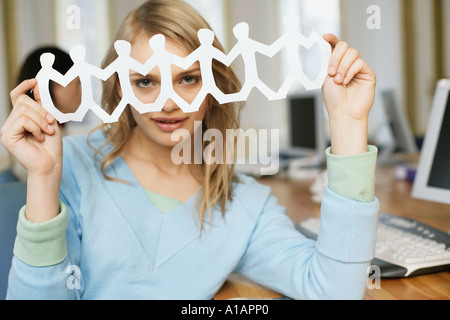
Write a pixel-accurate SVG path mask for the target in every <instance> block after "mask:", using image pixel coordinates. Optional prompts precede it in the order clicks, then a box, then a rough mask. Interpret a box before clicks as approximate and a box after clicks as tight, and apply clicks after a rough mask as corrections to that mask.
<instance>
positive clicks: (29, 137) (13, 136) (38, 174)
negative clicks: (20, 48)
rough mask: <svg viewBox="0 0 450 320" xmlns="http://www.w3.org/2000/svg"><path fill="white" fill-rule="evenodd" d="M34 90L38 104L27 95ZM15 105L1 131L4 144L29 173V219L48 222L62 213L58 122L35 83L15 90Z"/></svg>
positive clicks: (13, 94)
mask: <svg viewBox="0 0 450 320" xmlns="http://www.w3.org/2000/svg"><path fill="white" fill-rule="evenodd" d="M31 89H33V90H34V97H35V100H36V101H34V100H33V99H31V98H30V97H28V96H27V95H26V92H28V91H29V90H31ZM11 102H12V104H13V110H12V112H11V114H10V116H9V117H8V119H7V120H6V122H5V124H4V126H3V127H2V128H1V130H0V135H1V141H2V143H3V145H4V146H5V148H6V149H7V150H8V151H9V152H10V154H11V155H12V156H13V157H14V158H16V159H17V161H18V162H19V163H20V164H21V165H22V166H23V167H24V168H25V170H26V171H27V173H28V181H27V211H26V217H27V219H28V220H29V221H31V222H34V223H38V222H45V221H48V220H51V219H53V218H54V217H56V216H57V215H58V213H59V188H60V184H61V176H62V138H61V133H60V130H59V127H58V124H57V122H56V121H55V119H54V118H53V117H52V116H51V115H50V114H49V113H48V112H47V111H46V110H45V109H44V108H43V107H42V106H41V104H40V103H41V101H40V96H39V91H38V86H37V81H36V80H35V79H32V80H27V81H24V82H23V83H21V84H20V85H19V86H18V87H17V88H15V89H14V90H13V91H12V92H11Z"/></svg>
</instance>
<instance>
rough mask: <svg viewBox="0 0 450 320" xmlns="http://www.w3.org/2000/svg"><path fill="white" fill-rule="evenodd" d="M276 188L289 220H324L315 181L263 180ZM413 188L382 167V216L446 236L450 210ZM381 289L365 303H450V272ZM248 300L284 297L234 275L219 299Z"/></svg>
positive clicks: (369, 293) (378, 187)
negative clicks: (415, 223) (389, 215)
mask: <svg viewBox="0 0 450 320" xmlns="http://www.w3.org/2000/svg"><path fill="white" fill-rule="evenodd" d="M260 182H261V183H262V184H265V185H268V186H270V187H271V188H272V193H273V195H274V196H276V197H277V198H278V200H279V202H280V204H282V205H284V206H285V207H286V208H287V212H288V216H289V217H290V218H291V219H292V221H293V222H294V223H295V224H297V223H300V222H301V221H303V220H306V219H308V218H310V217H319V216H320V204H318V203H315V202H313V201H312V200H311V194H310V192H309V188H310V186H311V183H312V181H292V180H289V179H287V178H282V177H272V178H264V179H261V180H260ZM411 191H412V184H411V183H410V182H406V181H399V180H397V179H396V178H395V168H393V167H378V169H377V179H376V196H377V198H378V199H379V200H380V204H381V212H384V213H392V214H396V215H399V216H405V217H408V218H412V219H416V220H419V221H421V222H423V223H426V224H429V225H431V226H433V227H435V228H437V229H440V230H443V231H445V232H447V231H449V230H450V206H449V205H444V204H439V203H433V202H428V201H423V200H417V199H413V198H411ZM380 285H381V288H380V289H367V291H366V294H365V297H364V299H366V300H373V299H381V300H425V299H445V300H448V299H450V272H440V273H435V274H430V275H422V276H417V277H412V278H402V279H382V280H381V282H380ZM236 297H247V298H253V299H262V298H278V297H280V295H279V294H278V293H276V292H274V291H271V290H269V289H267V288H264V287H261V286H259V285H257V284H254V283H252V282H251V281H249V280H247V279H244V278H242V277H240V276H238V275H232V276H231V277H230V278H229V280H228V281H227V283H225V285H224V287H223V288H222V290H221V291H220V292H219V293H218V294H217V296H216V299H219V300H221V299H229V298H236Z"/></svg>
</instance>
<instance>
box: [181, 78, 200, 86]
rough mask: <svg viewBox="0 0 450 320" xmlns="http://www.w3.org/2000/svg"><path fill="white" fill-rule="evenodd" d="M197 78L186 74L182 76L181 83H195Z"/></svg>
mask: <svg viewBox="0 0 450 320" xmlns="http://www.w3.org/2000/svg"><path fill="white" fill-rule="evenodd" d="M197 81H198V79H197V78H196V77H191V76H187V77H184V78H183V81H182V83H183V84H195V83H197Z"/></svg>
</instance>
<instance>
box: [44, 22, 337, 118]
mask: <svg viewBox="0 0 450 320" xmlns="http://www.w3.org/2000/svg"><path fill="white" fill-rule="evenodd" d="M284 24H285V27H286V32H285V34H284V35H282V36H281V37H280V38H279V39H278V40H276V41H275V42H274V43H273V44H271V45H265V44H262V43H260V42H258V41H255V40H253V39H251V38H250V37H249V26H248V24H247V23H245V22H243V23H239V24H237V25H236V26H235V28H234V29H233V32H234V35H235V37H236V39H237V43H236V45H235V46H234V47H233V49H232V50H231V51H230V52H229V54H228V55H226V54H224V53H223V52H221V51H220V50H218V49H217V48H215V47H214V46H213V41H214V38H215V35H214V33H213V31H211V30H209V29H201V30H199V31H198V38H199V41H200V44H201V45H200V46H199V48H198V49H197V50H195V51H194V52H192V53H191V54H190V55H189V56H187V57H186V58H181V57H179V56H176V55H174V54H172V53H170V52H168V51H166V50H165V44H166V39H165V37H164V36H163V35H161V34H158V35H155V36H153V37H152V38H151V39H150V40H149V46H150V47H151V49H152V51H153V55H152V56H151V57H150V58H149V59H148V61H147V62H146V63H145V64H141V63H139V62H138V61H136V60H134V59H133V58H131V56H130V54H131V44H130V43H129V42H127V41H124V40H119V41H116V42H115V44H114V47H115V50H116V51H117V54H118V57H117V59H116V60H114V61H113V62H112V63H111V64H110V65H109V66H108V67H106V68H105V69H100V68H97V67H95V66H93V65H91V64H89V63H87V62H86V61H85V57H86V49H85V47H83V46H77V47H75V48H73V49H72V50H71V51H70V56H71V58H72V60H73V62H74V65H73V67H72V68H71V69H70V70H69V71H68V72H67V73H66V74H65V75H62V74H60V73H59V72H57V71H56V70H54V69H53V63H54V61H55V56H54V55H53V54H50V53H45V54H43V55H42V56H41V66H42V69H41V70H40V71H39V73H38V74H37V76H36V79H37V80H38V85H39V92H40V93H41V100H42V104H43V107H44V108H45V109H46V110H47V111H48V112H50V113H51V114H52V115H53V116H54V117H55V118H56V119H57V120H58V121H59V122H60V123H65V122H69V121H83V119H84V117H85V115H86V113H87V112H88V111H89V110H92V111H93V112H94V113H95V114H96V115H97V116H98V117H99V118H100V119H101V120H102V121H103V122H104V123H113V122H117V121H118V120H119V118H120V116H121V114H122V113H123V111H124V110H125V108H126V107H127V106H128V105H132V106H133V107H134V108H135V109H136V110H137V111H138V112H140V113H141V114H144V113H149V112H159V111H161V110H162V109H163V107H164V105H165V103H166V101H167V100H168V99H172V100H173V101H174V102H175V103H176V104H177V105H178V106H179V107H180V108H181V109H182V110H183V112H185V113H191V112H196V111H198V110H199V108H200V106H201V104H202V103H203V101H204V99H205V98H206V96H207V95H208V94H211V95H212V96H213V97H214V98H215V99H216V100H217V101H218V102H219V103H220V104H226V103H231V102H238V101H246V100H247V98H248V96H249V94H250V92H251V90H252V89H253V88H256V89H258V90H259V91H260V92H261V93H262V94H264V95H265V96H266V97H267V99H268V100H271V101H272V100H280V99H284V98H286V96H287V94H288V92H289V90H290V88H291V86H292V85H293V83H294V82H295V81H299V82H300V83H301V84H302V85H303V86H304V88H305V89H306V90H308V91H309V90H315V89H319V88H321V87H322V85H323V82H324V81H325V79H326V76H327V66H328V61H329V59H330V56H331V47H330V45H329V44H328V43H327V42H326V41H325V40H324V39H323V38H322V36H321V35H320V34H319V33H318V32H317V31H316V30H315V29H314V28H313V31H312V33H311V34H310V36H309V37H305V36H304V35H303V34H301V33H300V32H299V31H298V26H299V21H298V18H296V17H292V16H286V17H285V18H284ZM315 44H317V45H319V47H320V52H321V56H320V62H321V69H320V72H319V74H318V76H317V78H316V79H314V80H311V79H309V78H308V77H307V76H306V75H305V74H304V72H303V69H302V64H301V61H300V57H299V55H298V51H299V48H300V47H305V48H306V49H310V48H311V47H312V46H313V45H315ZM281 50H286V55H287V62H288V66H289V68H288V70H289V73H288V75H287V78H286V79H285V81H284V82H283V84H282V85H281V87H280V89H279V90H278V91H276V92H275V91H273V90H272V89H270V88H269V87H268V86H267V85H266V84H265V83H264V82H263V81H261V79H259V77H258V70H257V69H258V66H257V62H256V53H260V54H263V55H265V56H267V57H269V58H273V57H274V56H275V55H276V54H277V53H278V52H280V51H281ZM239 56H241V57H242V59H243V62H244V65H245V79H246V80H245V83H244V84H243V86H242V89H241V91H240V92H237V93H232V94H224V93H223V92H222V91H221V90H220V89H219V88H217V86H216V84H215V81H214V75H213V71H212V61H213V60H217V61H220V62H221V63H223V64H224V65H225V66H227V67H229V66H230V65H231V64H232V63H233V61H235V60H236V58H237V57H239ZM195 62H198V63H199V65H200V71H201V76H202V88H201V90H200V91H199V93H198V95H197V97H196V98H195V99H194V101H193V102H192V103H190V104H189V103H187V102H186V101H185V100H183V99H182V98H181V97H180V96H179V95H178V94H177V93H176V92H175V90H174V89H173V87H172V75H171V66H172V65H176V66H178V67H181V68H183V69H187V68H188V67H190V66H191V65H193V64H194V63H195ZM155 67H158V68H159V70H160V72H161V91H160V94H159V96H158V98H157V99H156V101H155V102H153V103H149V104H145V103H143V102H141V101H140V100H139V99H137V98H136V96H135V95H134V92H133V89H132V85H131V83H130V78H129V74H130V70H133V71H135V72H139V73H140V74H142V75H143V76H145V75H147V74H148V73H149V72H150V71H151V70H153V69H154V68H155ZM114 73H117V74H118V79H119V83H120V86H121V91H122V99H121V101H120V103H119V105H118V106H117V107H116V109H115V110H114V112H113V113H112V114H111V115H110V114H108V113H107V112H106V111H105V110H103V109H102V108H101V107H100V106H99V105H98V104H97V103H96V102H95V101H94V98H93V92H92V80H91V78H92V77H96V78H98V79H100V80H102V81H106V80H107V79H108V78H110V77H111V76H112V75H113V74H114ZM77 77H78V78H79V79H80V83H81V90H82V99H81V104H80V106H79V108H78V109H77V111H76V112H75V113H70V114H65V113H62V112H61V111H59V110H58V109H57V108H56V107H55V106H54V103H53V101H52V98H51V95H50V91H49V84H50V80H51V81H54V82H56V83H59V84H60V85H62V86H67V85H68V84H69V83H70V82H72V81H73V80H74V79H76V78H77Z"/></svg>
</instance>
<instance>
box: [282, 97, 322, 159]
mask: <svg viewBox="0 0 450 320" xmlns="http://www.w3.org/2000/svg"><path fill="white" fill-rule="evenodd" d="M286 102H287V110H288V112H287V117H288V148H287V150H286V152H285V154H287V155H288V156H290V157H292V158H295V157H300V158H301V157H310V158H313V159H314V160H315V161H317V162H320V161H323V160H324V159H325V148H326V147H327V139H326V134H325V130H324V102H323V96H322V91H321V90H317V91H310V92H305V93H299V94H293V95H289V96H288V98H287V100H286Z"/></svg>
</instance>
